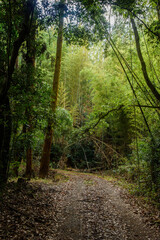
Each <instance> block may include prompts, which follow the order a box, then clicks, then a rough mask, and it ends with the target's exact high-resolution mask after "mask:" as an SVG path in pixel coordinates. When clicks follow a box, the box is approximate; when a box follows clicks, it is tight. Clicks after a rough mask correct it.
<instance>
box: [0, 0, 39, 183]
mask: <svg viewBox="0 0 160 240" xmlns="http://www.w3.org/2000/svg"><path fill="white" fill-rule="evenodd" d="M35 3H36V0H26V1H22V2H21V4H22V5H23V15H22V16H21V19H22V20H21V21H22V22H21V23H20V25H21V28H20V30H19V31H18V32H17V33H16V34H15V35H18V38H13V37H12V31H13V29H12V17H13V16H12V13H13V11H12V8H13V6H14V2H13V1H11V0H10V1H9V2H8V3H7V4H6V5H5V6H3V5H1V7H2V10H4V12H5V13H6V16H5V18H6V19H7V23H5V24H6V25H7V27H6V28H7V32H8V36H7V55H8V62H7V63H6V65H7V70H6V72H5V73H4V75H3V76H4V80H3V84H2V87H1V92H0V132H1V140H0V184H3V183H5V182H6V181H7V177H8V167H9V156H10V155H9V148H10V139H11V128H12V120H11V109H10V102H9V96H8V90H9V88H10V85H11V81H12V75H13V72H14V67H15V64H16V60H17V56H18V52H19V49H20V47H21V45H22V43H23V42H24V41H25V39H26V37H27V35H28V33H29V30H30V22H31V19H32V13H33V11H34V7H35ZM6 6H7V7H6ZM7 16H8V17H7ZM5 18H4V22H5V20H6V19H5Z"/></svg>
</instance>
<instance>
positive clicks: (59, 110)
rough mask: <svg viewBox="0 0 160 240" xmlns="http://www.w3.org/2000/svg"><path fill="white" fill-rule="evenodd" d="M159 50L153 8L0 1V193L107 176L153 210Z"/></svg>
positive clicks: (82, 0)
mask: <svg viewBox="0 0 160 240" xmlns="http://www.w3.org/2000/svg"><path fill="white" fill-rule="evenodd" d="M159 46H160V1H159V0H133V1H126V0H120V1H118V0H100V1H97V0H89V1H86V0H74V1H73V0H53V1H51V0H50V1H49V0H45V1H40V0H39V1H38V0H8V1H4V0H1V1H0V132H1V139H0V184H1V185H3V184H4V183H6V182H7V180H8V178H9V177H10V176H21V175H22V174H23V176H24V177H26V178H28V179H30V178H31V177H34V176H35V174H37V169H38V172H39V173H38V175H39V176H40V177H42V178H44V177H46V176H47V175H48V171H49V167H51V168H64V169H65V168H78V169H83V170H84V169H85V170H88V171H96V170H112V171H113V172H116V173H117V174H122V175H124V176H125V177H127V178H129V179H131V180H132V181H135V182H137V183H138V189H137V191H139V192H141V193H142V194H144V195H145V194H148V193H149V194H151V195H154V198H155V199H156V200H158V199H159V197H160V190H159V189H160V125H159V122H160V121H159V118H160V87H159V84H160V69H159V57H160V47H159ZM22 169H23V171H22ZM153 192H154V194H153Z"/></svg>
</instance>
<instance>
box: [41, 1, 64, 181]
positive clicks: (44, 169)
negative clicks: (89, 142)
mask: <svg viewBox="0 0 160 240" xmlns="http://www.w3.org/2000/svg"><path fill="white" fill-rule="evenodd" d="M64 7H65V0H61V2H60V4H59V8H60V13H59V29H58V38H57V51H56V61H55V72H54V78H53V92H52V96H51V108H52V112H53V113H55V110H56V107H57V96H58V86H59V77H60V70H61V56H62V43H63V19H64ZM52 139H53V119H49V121H48V127H47V131H46V135H45V140H44V146H43V152H42V158H41V164H40V171H39V176H40V177H42V178H44V177H46V176H47V175H48V170H49V162H50V152H51V145H52Z"/></svg>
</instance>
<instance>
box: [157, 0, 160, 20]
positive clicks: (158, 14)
mask: <svg viewBox="0 0 160 240" xmlns="http://www.w3.org/2000/svg"><path fill="white" fill-rule="evenodd" d="M157 16H158V20H159V21H160V0H158V1H157Z"/></svg>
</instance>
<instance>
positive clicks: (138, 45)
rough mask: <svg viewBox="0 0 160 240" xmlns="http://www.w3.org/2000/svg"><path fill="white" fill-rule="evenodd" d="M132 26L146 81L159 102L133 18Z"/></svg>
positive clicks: (159, 98)
mask: <svg viewBox="0 0 160 240" xmlns="http://www.w3.org/2000/svg"><path fill="white" fill-rule="evenodd" d="M131 24H132V28H133V32H134V36H135V41H136V48H137V54H138V57H139V60H140V63H141V67H142V72H143V76H144V79H145V81H146V84H147V86H148V87H149V88H150V90H151V92H152V93H153V95H154V96H155V98H156V99H157V100H158V101H160V94H159V92H158V91H157V89H156V88H155V86H154V85H153V84H152V82H151V80H150V78H149V76H148V72H147V68H146V63H145V61H144V58H143V55H142V51H141V46H140V41H139V34H138V30H137V27H136V24H135V21H134V19H133V18H131Z"/></svg>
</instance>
